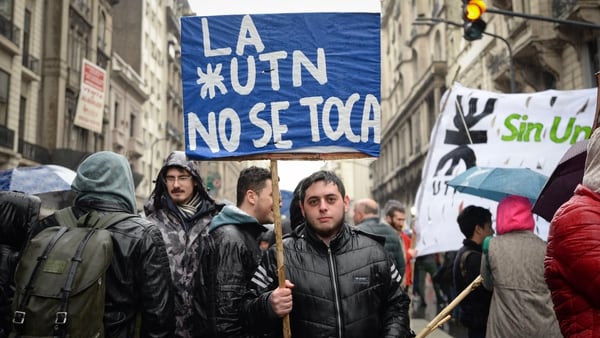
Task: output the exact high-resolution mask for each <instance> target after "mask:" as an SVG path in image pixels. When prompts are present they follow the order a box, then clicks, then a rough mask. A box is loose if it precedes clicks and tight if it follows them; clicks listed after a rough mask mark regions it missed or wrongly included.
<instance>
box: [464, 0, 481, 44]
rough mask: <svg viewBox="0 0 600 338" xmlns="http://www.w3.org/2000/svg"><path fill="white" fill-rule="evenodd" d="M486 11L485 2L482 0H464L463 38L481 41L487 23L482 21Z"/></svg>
mask: <svg viewBox="0 0 600 338" xmlns="http://www.w3.org/2000/svg"><path fill="white" fill-rule="evenodd" d="M485 9H486V6H485V2H483V1H481V0H463V21H464V24H463V28H464V33H463V37H464V38H465V40H468V41H473V40H477V39H481V35H482V34H483V32H484V31H485V26H486V23H485V21H483V20H482V19H481V15H482V14H483V13H485Z"/></svg>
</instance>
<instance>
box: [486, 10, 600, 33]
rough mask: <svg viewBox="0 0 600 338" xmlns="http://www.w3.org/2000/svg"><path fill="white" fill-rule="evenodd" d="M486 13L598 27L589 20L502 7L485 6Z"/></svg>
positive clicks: (598, 27)
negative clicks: (557, 17)
mask: <svg viewBox="0 0 600 338" xmlns="http://www.w3.org/2000/svg"><path fill="white" fill-rule="evenodd" d="M486 13H494V14H500V15H506V16H514V17H518V18H524V19H530V20H539V21H547V22H553V23H560V24H565V25H571V26H578V27H582V28H592V29H600V25H597V24H593V23H589V22H583V21H575V20H562V19H555V18H549V17H546V16H541V15H532V14H525V13H517V12H512V11H507V10H504V9H498V8H487V9H486Z"/></svg>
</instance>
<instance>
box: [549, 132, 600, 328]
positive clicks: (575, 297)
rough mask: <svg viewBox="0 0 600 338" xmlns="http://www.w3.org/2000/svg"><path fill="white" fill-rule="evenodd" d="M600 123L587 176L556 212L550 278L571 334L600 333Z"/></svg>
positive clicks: (590, 147) (551, 236) (557, 310)
mask: <svg viewBox="0 0 600 338" xmlns="http://www.w3.org/2000/svg"><path fill="white" fill-rule="evenodd" d="M599 153H600V129H596V130H595V131H594V133H593V134H592V136H591V137H590V139H589V142H588V146H587V157H586V160H585V166H584V171H583V180H582V183H581V184H579V185H578V186H577V187H576V188H575V192H574V194H573V196H572V197H571V198H570V199H569V200H568V201H567V202H565V203H564V204H563V205H562V206H561V207H560V208H559V209H558V210H557V211H556V213H555V214H554V217H553V218H552V222H551V223H550V233H549V234H548V249H547V251H546V260H545V261H544V266H545V278H546V283H548V287H549V288H550V291H551V293H552V300H553V301H554V311H555V313H556V316H557V317H558V321H559V323H560V329H561V331H562V334H563V335H564V336H565V337H600V292H598V288H599V286H600V268H599V267H600V156H598V154H599Z"/></svg>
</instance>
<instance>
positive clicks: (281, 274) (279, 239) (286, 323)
mask: <svg viewBox="0 0 600 338" xmlns="http://www.w3.org/2000/svg"><path fill="white" fill-rule="evenodd" d="M271 181H272V182H273V214H274V217H275V223H274V224H273V227H274V229H275V245H276V248H277V278H278V283H279V287H280V288H284V287H285V262H284V258H283V231H282V229H281V209H280V201H281V194H280V191H279V173H278V171H277V160H271ZM282 320H283V338H291V337H292V332H291V329H290V315H289V314H288V315H285V317H283V318H282Z"/></svg>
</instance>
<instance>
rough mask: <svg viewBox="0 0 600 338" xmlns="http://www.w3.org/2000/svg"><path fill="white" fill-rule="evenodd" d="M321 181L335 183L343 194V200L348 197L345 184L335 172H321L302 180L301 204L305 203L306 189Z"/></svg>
mask: <svg viewBox="0 0 600 338" xmlns="http://www.w3.org/2000/svg"><path fill="white" fill-rule="evenodd" d="M319 181H325V183H333V184H335V185H337V188H338V190H339V192H340V194H342V198H344V197H345V196H346V188H344V183H342V180H341V179H340V178H339V177H338V176H337V175H336V174H335V173H334V172H333V171H328V170H319V171H317V172H314V173H313V174H312V175H310V176H308V177H306V178H305V179H303V180H302V184H301V188H300V196H299V197H300V203H301V204H302V203H304V198H305V197H306V189H308V187H310V186H311V185H312V184H313V183H315V182H319Z"/></svg>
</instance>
